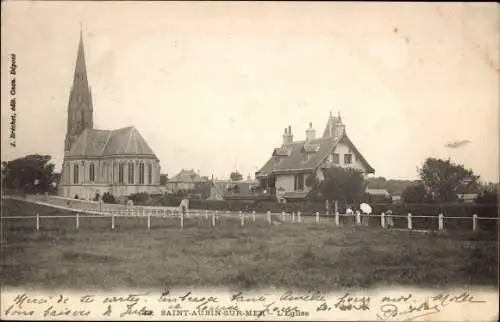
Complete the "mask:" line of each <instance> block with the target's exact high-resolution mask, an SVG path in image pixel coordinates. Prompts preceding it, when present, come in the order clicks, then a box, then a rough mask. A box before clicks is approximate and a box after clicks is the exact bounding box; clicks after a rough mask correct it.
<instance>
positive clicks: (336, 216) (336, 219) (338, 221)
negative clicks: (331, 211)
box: [335, 211, 340, 227]
mask: <svg viewBox="0 0 500 322" xmlns="http://www.w3.org/2000/svg"><path fill="white" fill-rule="evenodd" d="M339 216H340V215H339V212H338V211H336V212H335V225H336V226H337V227H338V226H340V218H339Z"/></svg>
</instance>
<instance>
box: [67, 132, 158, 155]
mask: <svg viewBox="0 0 500 322" xmlns="http://www.w3.org/2000/svg"><path fill="white" fill-rule="evenodd" d="M112 155H141V156H154V157H156V155H155V154H154V152H153V150H151V148H150V147H149V145H148V143H147V142H146V140H145V139H144V138H143V137H142V136H141V134H140V133H139V131H137V129H136V128H135V127H133V126H129V127H124V128H121V129H117V130H112V131H109V130H97V129H85V130H84V131H83V132H82V133H81V134H80V136H78V139H77V140H76V141H75V143H74V144H73V146H72V147H71V150H70V151H69V152H68V153H67V154H66V156H67V157H77V156H78V157H100V156H112Z"/></svg>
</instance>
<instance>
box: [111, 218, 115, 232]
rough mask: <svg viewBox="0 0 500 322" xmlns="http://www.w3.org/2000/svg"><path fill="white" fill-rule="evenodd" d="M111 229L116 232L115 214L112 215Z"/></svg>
mask: <svg viewBox="0 0 500 322" xmlns="http://www.w3.org/2000/svg"><path fill="white" fill-rule="evenodd" d="M111 229H112V230H115V214H112V215H111Z"/></svg>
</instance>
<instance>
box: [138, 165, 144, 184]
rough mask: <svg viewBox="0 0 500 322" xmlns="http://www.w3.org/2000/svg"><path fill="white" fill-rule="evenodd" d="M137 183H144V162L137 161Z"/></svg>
mask: <svg viewBox="0 0 500 322" xmlns="http://www.w3.org/2000/svg"><path fill="white" fill-rule="evenodd" d="M139 184H144V163H142V162H141V163H139Z"/></svg>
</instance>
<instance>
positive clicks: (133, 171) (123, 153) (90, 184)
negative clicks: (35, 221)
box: [58, 33, 160, 199]
mask: <svg viewBox="0 0 500 322" xmlns="http://www.w3.org/2000/svg"><path fill="white" fill-rule="evenodd" d="M106 192H109V193H111V194H113V195H114V196H115V197H122V196H128V195H130V194H134V193H140V192H146V193H150V194H154V193H159V192H160V162H159V159H158V158H157V157H156V155H155V153H154V152H153V151H152V150H151V148H150V147H149V145H148V143H147V142H146V140H145V139H144V138H143V137H142V136H141V134H140V133H139V131H138V130H137V129H136V128H135V127H133V126H128V127H124V128H121V129H117V130H99V129H95V128H94V126H93V104H92V95H91V91H90V86H89V83H88V79H87V70H86V65H85V55H84V50H83V39H82V35H81V33H80V43H79V45H78V53H77V59H76V66H75V72H74V77H73V85H72V87H71V90H70V96H69V103H68V123H67V132H66V139H65V143H64V160H63V164H62V170H61V178H60V180H59V186H58V194H59V195H60V196H64V197H70V198H79V199H94V198H96V197H98V196H102V194H104V193H106Z"/></svg>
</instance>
